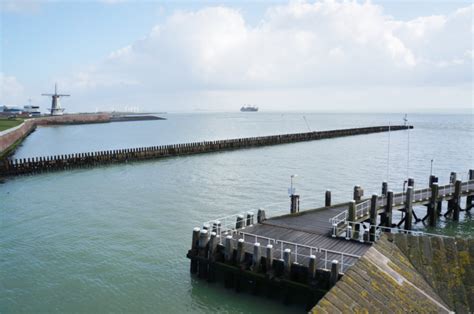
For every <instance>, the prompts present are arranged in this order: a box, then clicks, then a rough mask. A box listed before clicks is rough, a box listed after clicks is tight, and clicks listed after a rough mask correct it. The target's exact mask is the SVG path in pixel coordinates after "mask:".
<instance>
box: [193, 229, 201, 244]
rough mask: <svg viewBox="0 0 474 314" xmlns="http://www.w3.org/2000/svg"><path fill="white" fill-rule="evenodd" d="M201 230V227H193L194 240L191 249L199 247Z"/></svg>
mask: <svg viewBox="0 0 474 314" xmlns="http://www.w3.org/2000/svg"><path fill="white" fill-rule="evenodd" d="M200 232H201V229H199V228H197V227H196V228H194V229H193V242H192V243H191V249H197V247H198V240H199V233H200Z"/></svg>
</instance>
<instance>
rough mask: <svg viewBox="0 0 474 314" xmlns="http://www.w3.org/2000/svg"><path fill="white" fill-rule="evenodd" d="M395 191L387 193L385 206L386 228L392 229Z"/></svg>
mask: <svg viewBox="0 0 474 314" xmlns="http://www.w3.org/2000/svg"><path fill="white" fill-rule="evenodd" d="M392 211H393V191H387V205H385V217H384V218H385V227H388V228H391V227H392Z"/></svg>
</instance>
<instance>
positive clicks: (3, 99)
mask: <svg viewBox="0 0 474 314" xmlns="http://www.w3.org/2000/svg"><path fill="white" fill-rule="evenodd" d="M24 90H25V89H24V87H23V85H22V84H20V82H18V80H17V79H16V78H15V77H14V76H8V75H5V74H4V73H2V72H0V105H2V106H3V105H18V103H22V102H24V101H25V95H24Z"/></svg>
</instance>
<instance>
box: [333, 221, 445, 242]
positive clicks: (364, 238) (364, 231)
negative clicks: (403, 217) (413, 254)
mask: <svg viewBox="0 0 474 314" xmlns="http://www.w3.org/2000/svg"><path fill="white" fill-rule="evenodd" d="M347 224H348V226H351V228H350V231H347V230H348V229H347V228H340V229H339V230H338V234H341V236H340V237H344V238H345V239H346V240H356V241H359V242H361V243H373V242H375V241H377V240H379V239H380V236H381V234H382V232H389V233H405V234H410V235H413V236H431V237H441V238H453V237H451V236H446V235H441V234H435V233H428V232H424V231H419V230H404V229H400V228H391V227H384V226H376V225H370V224H368V223H363V222H354V221H348V222H347ZM374 227H375V228H374ZM356 230H357V231H356ZM344 231H345V232H344ZM373 231H375V241H371V240H370V238H371V237H370V232H373ZM348 232H350V233H351V234H350V235H348ZM355 232H357V233H358V235H357V237H354V236H353V234H354V233H355Z"/></svg>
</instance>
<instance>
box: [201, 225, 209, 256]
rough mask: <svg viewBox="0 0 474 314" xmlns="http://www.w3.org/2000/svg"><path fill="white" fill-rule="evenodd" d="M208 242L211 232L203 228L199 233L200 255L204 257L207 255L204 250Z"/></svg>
mask: <svg viewBox="0 0 474 314" xmlns="http://www.w3.org/2000/svg"><path fill="white" fill-rule="evenodd" d="M208 243H209V232H208V231H207V230H201V232H200V233H199V251H200V255H203V256H204V257H206V256H205V255H206V254H205V251H204V250H205V248H206V246H207V244H208Z"/></svg>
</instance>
